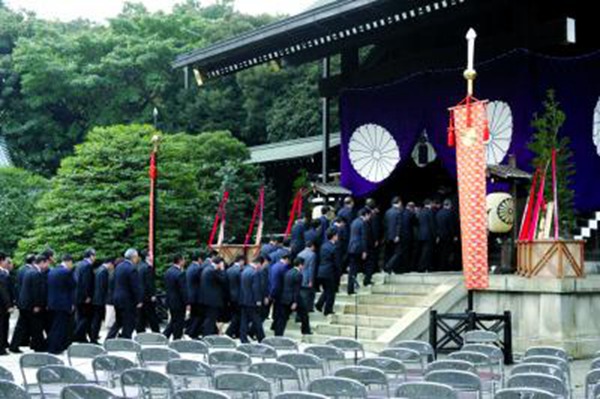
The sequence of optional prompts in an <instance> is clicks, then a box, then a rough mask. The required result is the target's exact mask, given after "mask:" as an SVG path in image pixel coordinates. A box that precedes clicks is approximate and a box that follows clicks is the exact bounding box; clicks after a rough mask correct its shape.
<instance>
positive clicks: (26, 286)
mask: <svg viewBox="0 0 600 399" xmlns="http://www.w3.org/2000/svg"><path fill="white" fill-rule="evenodd" d="M48 263H49V261H48V259H47V258H46V257H45V256H44V255H38V256H36V257H35V261H34V262H33V267H31V268H29V269H27V271H26V272H25V275H24V276H23V285H22V286H21V291H20V295H19V302H20V303H21V307H22V310H21V311H22V312H23V313H24V316H25V317H26V318H27V324H28V325H29V328H30V334H31V343H30V347H31V349H32V350H34V351H36V352H44V351H45V350H46V342H45V339H44V330H45V323H46V306H47V304H48V282H47V280H46V274H45V272H46V271H47V270H48Z"/></svg>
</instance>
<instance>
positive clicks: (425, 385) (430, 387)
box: [394, 382, 458, 399]
mask: <svg viewBox="0 0 600 399" xmlns="http://www.w3.org/2000/svg"><path fill="white" fill-rule="evenodd" d="M394 396H395V397H397V398H410V399H433V398H435V399H458V393H457V392H456V391H455V390H454V389H453V388H452V387H451V386H448V385H445V384H437V383H434V382H405V383H402V384H400V386H398V388H397V389H396V392H395V394H394Z"/></svg>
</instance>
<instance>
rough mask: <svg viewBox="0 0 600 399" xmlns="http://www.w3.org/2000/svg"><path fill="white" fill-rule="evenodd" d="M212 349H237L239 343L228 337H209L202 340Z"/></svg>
mask: <svg viewBox="0 0 600 399" xmlns="http://www.w3.org/2000/svg"><path fill="white" fill-rule="evenodd" d="M202 340H203V341H204V342H206V344H207V345H208V346H209V347H210V348H211V349H235V348H236V347H237V343H236V342H235V341H234V340H233V339H231V338H229V337H228V336H226V335H207V336H206V337H204V338H202Z"/></svg>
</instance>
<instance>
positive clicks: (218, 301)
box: [200, 256, 227, 336]
mask: <svg viewBox="0 0 600 399" xmlns="http://www.w3.org/2000/svg"><path fill="white" fill-rule="evenodd" d="M226 284H227V277H226V276H225V261H224V260H223V258H221V257H219V256H215V257H214V258H213V259H212V260H211V263H210V264H209V265H207V266H206V267H205V268H204V270H202V276H201V280H200V290H201V291H202V303H203V305H204V309H205V315H204V323H203V324H202V334H203V335H204V336H207V335H212V334H218V332H219V330H218V328H217V320H218V318H219V316H220V315H221V312H222V311H223V309H224V307H225V295H224V293H225V287H226Z"/></svg>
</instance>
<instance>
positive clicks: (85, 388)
mask: <svg viewBox="0 0 600 399" xmlns="http://www.w3.org/2000/svg"><path fill="white" fill-rule="evenodd" d="M120 398H121V397H120V396H118V395H115V394H114V393H112V392H111V391H109V390H108V389H106V388H103V387H99V386H98V385H92V384H76V385H67V386H65V387H64V388H63V389H62V391H60V399H120Z"/></svg>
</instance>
